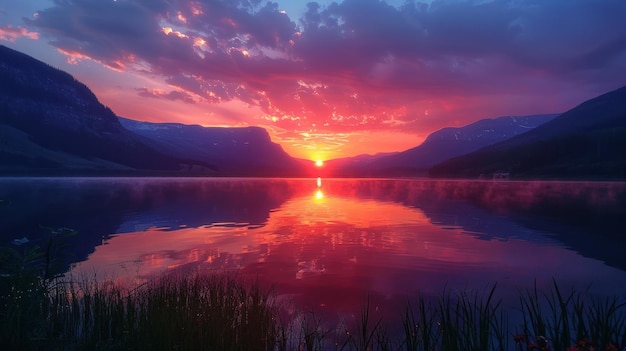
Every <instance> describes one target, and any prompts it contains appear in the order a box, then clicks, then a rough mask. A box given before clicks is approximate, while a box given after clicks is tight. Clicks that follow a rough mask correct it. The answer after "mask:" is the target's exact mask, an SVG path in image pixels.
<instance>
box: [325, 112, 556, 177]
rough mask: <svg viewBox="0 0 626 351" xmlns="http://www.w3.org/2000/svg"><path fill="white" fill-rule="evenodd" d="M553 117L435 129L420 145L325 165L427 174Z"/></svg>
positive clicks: (351, 171) (349, 171) (347, 170)
mask: <svg viewBox="0 0 626 351" xmlns="http://www.w3.org/2000/svg"><path fill="white" fill-rule="evenodd" d="M556 116H557V115H556V114H551V115H533V116H518V117H514V116H506V117H499V118H494V119H483V120H480V121H478V122H475V123H472V124H469V125H466V126H464V127H448V128H443V129H441V130H438V131H436V132H434V133H432V134H430V135H429V136H428V137H427V138H426V140H425V141H424V142H423V143H422V144H421V145H419V146H416V147H414V148H412V149H409V150H406V151H403V152H399V153H393V154H386V155H378V156H370V157H363V156H360V157H356V158H349V159H341V160H333V161H330V162H328V167H329V168H330V169H331V170H330V172H332V173H333V174H334V175H364V176H397V175H426V174H427V171H428V169H429V168H430V167H432V166H434V165H436V164H438V163H441V162H443V161H445V160H447V159H450V158H452V157H456V156H460V155H464V154H467V153H470V152H472V151H475V150H478V149H480V148H482V147H485V146H487V145H491V144H495V143H497V142H500V141H503V140H507V139H509V138H511V137H514V136H516V135H520V134H523V133H526V132H527V131H529V130H531V129H533V128H536V127H537V126H539V125H542V124H543V123H546V122H548V121H549V120H551V119H552V118H554V117H556Z"/></svg>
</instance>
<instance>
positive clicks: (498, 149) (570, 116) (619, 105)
mask: <svg viewBox="0 0 626 351" xmlns="http://www.w3.org/2000/svg"><path fill="white" fill-rule="evenodd" d="M494 172H507V173H509V174H510V175H511V177H514V178H570V179H571V178H580V179H582V178H584V179H593V178H596V179H626V87H622V88H620V89H617V90H614V91H612V92H609V93H606V94H604V95H601V96H599V97H596V98H594V99H591V100H588V101H586V102H584V103H582V104H581V105H579V106H577V107H575V108H573V109H571V110H569V111H567V112H565V113H563V114H561V115H560V116H558V117H557V118H555V119H553V120H552V121H550V122H548V123H546V124H544V125H542V126H540V127H537V128H536V129H534V130H532V131H529V132H528V133H525V134H523V135H519V136H517V137H514V138H511V139H509V140H507V141H504V142H501V143H498V144H494V145H491V146H488V147H485V148H483V149H481V150H479V151H476V152H474V153H471V154H468V155H465V156H462V157H458V158H454V159H451V160H448V161H446V162H443V163H442V164H439V165H437V166H435V167H433V168H432V169H431V171H430V175H431V176H433V177H478V176H479V175H487V176H489V175H491V174H493V173H494Z"/></svg>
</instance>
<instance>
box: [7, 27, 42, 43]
mask: <svg viewBox="0 0 626 351" xmlns="http://www.w3.org/2000/svg"><path fill="white" fill-rule="evenodd" d="M19 38H28V39H32V40H37V39H39V33H37V32H29V31H28V30H27V29H26V28H23V27H17V28H14V27H13V26H12V25H10V24H8V25H5V26H4V27H0V40H4V41H9V42H12V43H14V42H15V41H16V40H17V39H19Z"/></svg>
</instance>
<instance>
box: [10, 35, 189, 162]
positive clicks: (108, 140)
mask: <svg viewBox="0 0 626 351" xmlns="http://www.w3.org/2000/svg"><path fill="white" fill-rule="evenodd" d="M0 134H1V135H2V138H0V140H2V141H1V142H0V172H2V173H3V174H90V173H98V172H105V173H106V172H123V173H125V172H130V171H132V170H142V171H178V170H179V169H180V168H181V164H182V163H184V162H185V161H182V160H180V159H176V158H173V157H171V156H167V155H164V154H162V153H160V152H158V151H156V150H154V149H152V148H151V147H149V146H147V145H146V144H145V143H143V142H142V141H141V140H140V139H139V138H138V137H137V136H136V135H134V134H133V133H130V132H128V131H127V130H126V129H124V127H122V125H121V124H120V123H119V121H118V120H117V117H116V116H115V114H114V113H113V112H112V111H111V110H110V109H109V108H107V107H105V106H103V105H102V104H101V103H100V102H99V101H98V99H97V98H96V96H95V95H94V94H93V93H92V92H91V90H89V88H87V87H86V86H85V85H84V84H82V83H80V82H79V81H77V80H76V79H74V78H73V77H72V76H71V75H69V74H67V73H65V72H63V71H60V70H57V69H55V68H53V67H50V66H48V65H46V64H44V63H43V62H40V61H38V60H36V59H34V58H32V57H30V56H27V55H25V54H22V53H19V52H17V51H14V50H11V49H9V48H7V47H5V46H0Z"/></svg>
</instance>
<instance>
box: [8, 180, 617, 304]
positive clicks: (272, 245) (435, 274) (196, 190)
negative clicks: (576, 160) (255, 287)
mask: <svg viewBox="0 0 626 351" xmlns="http://www.w3.org/2000/svg"><path fill="white" fill-rule="evenodd" d="M625 194H626V186H625V185H624V184H622V183H593V184H578V183H554V182H498V183H493V182H447V181H411V180H340V179H324V180H322V179H321V178H317V179H305V180H284V179H75V180H68V179H49V180H42V179H36V180H32V181H29V180H24V179H22V180H10V181H9V180H3V181H2V182H0V198H2V199H9V200H10V201H11V205H10V206H4V207H3V208H0V215H1V216H2V221H1V222H0V229H1V230H2V238H3V240H5V241H9V240H11V239H14V238H16V237H22V236H24V235H26V236H28V237H29V239H31V240H36V236H35V235H34V234H33V233H36V231H37V228H38V226H39V225H46V226H51V227H54V226H58V227H60V226H67V227H71V228H74V229H77V230H78V231H79V233H80V234H79V236H77V237H76V238H77V240H79V241H77V242H73V243H72V244H73V245H74V246H72V248H73V250H75V253H76V256H74V258H73V260H72V262H78V263H76V264H75V265H74V266H73V268H72V273H73V274H76V275H86V276H90V277H91V276H93V275H94V274H97V276H98V277H101V278H105V277H108V278H111V279H117V280H120V281H125V282H129V283H138V282H141V281H144V280H145V279H149V278H150V277H151V276H152V275H153V274H157V273H159V272H161V271H163V270H168V269H173V268H177V267H185V266H190V267H198V268H200V269H212V270H219V271H221V270H237V271H239V272H241V274H244V275H248V276H251V277H255V278H258V279H259V281H260V282H262V283H263V284H267V285H268V286H269V285H273V286H274V287H275V289H276V291H277V292H278V293H280V294H281V296H289V298H290V299H293V300H294V301H296V302H297V303H298V304H300V305H309V306H317V307H319V306H324V309H326V310H327V311H328V313H336V312H337V311H353V310H354V309H356V310H357V311H358V307H359V306H360V305H361V303H362V301H363V300H362V299H361V297H364V296H365V295H366V294H368V293H369V294H370V298H371V299H372V302H373V303H377V304H378V303H379V304H380V305H381V306H382V305H385V306H392V307H393V306H396V307H398V308H402V307H403V306H404V303H405V302H406V299H407V298H408V297H409V296H412V295H413V294H415V293H416V292H417V291H420V292H423V293H434V294H436V293H438V292H440V291H441V289H442V288H443V287H444V286H448V287H453V288H454V287H465V286H468V287H474V288H483V287H484V286H485V285H486V284H489V283H493V282H496V281H497V282H499V287H500V288H499V289H500V290H501V291H502V293H503V294H505V295H506V294H507V293H511V294H513V295H516V294H517V288H518V287H524V286H532V285H533V284H534V282H535V281H537V282H538V284H539V285H540V287H541V286H542V285H549V284H551V280H552V278H553V277H554V278H557V279H558V280H559V281H560V282H562V283H563V284H570V285H573V284H579V285H580V284H582V285H583V286H586V285H587V284H589V283H590V282H593V283H594V284H593V286H592V287H593V289H594V291H600V292H607V293H611V294H612V293H614V292H617V293H622V292H623V291H626V275H625V274H626V272H625V270H626V262H625V261H626V260H625V259H624V256H623V247H624V244H625V243H624V238H622V237H619V235H617V234H616V233H621V231H620V228H622V227H623V226H622V224H623V221H624V218H623V216H622V215H620V213H626V211H624V210H625V209H626V200H625V199H626V196H625ZM565 214H569V215H565ZM580 217H584V218H583V219H581V218H580ZM18 233H19V234H18ZM605 263H609V264H611V265H612V266H613V267H609V266H607V265H606V264H605ZM390 308H391V307H390Z"/></svg>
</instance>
